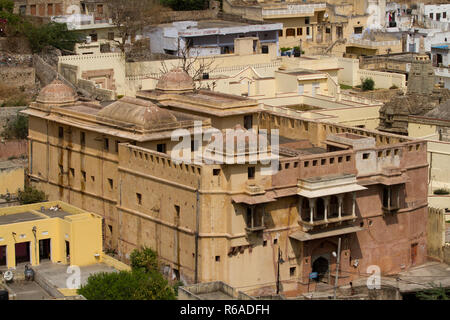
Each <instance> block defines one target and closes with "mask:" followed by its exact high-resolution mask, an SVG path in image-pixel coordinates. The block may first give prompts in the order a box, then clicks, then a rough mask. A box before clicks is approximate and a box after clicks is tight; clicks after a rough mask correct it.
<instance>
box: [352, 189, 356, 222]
mask: <svg viewBox="0 0 450 320" xmlns="http://www.w3.org/2000/svg"><path fill="white" fill-rule="evenodd" d="M352 198H353V199H352V200H353V202H352V216H353V218H356V192H353V194H352Z"/></svg>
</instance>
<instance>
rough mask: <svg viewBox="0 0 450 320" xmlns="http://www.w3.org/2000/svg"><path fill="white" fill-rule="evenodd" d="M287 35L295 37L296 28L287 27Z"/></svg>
mask: <svg viewBox="0 0 450 320" xmlns="http://www.w3.org/2000/svg"><path fill="white" fill-rule="evenodd" d="M286 37H295V29H294V28H288V29H286Z"/></svg>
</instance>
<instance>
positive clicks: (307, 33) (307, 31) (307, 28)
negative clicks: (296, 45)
mask: <svg viewBox="0 0 450 320" xmlns="http://www.w3.org/2000/svg"><path fill="white" fill-rule="evenodd" d="M306 35H307V36H309V27H306Z"/></svg>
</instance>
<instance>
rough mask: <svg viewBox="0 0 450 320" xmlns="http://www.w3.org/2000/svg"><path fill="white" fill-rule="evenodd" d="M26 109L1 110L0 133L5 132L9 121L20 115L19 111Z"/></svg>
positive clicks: (6, 108) (24, 107)
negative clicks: (5, 126) (4, 129)
mask: <svg viewBox="0 0 450 320" xmlns="http://www.w3.org/2000/svg"><path fill="white" fill-rule="evenodd" d="M24 109H26V106H23V107H4V108H0V132H2V131H3V126H4V125H5V124H6V122H7V121H8V119H11V118H13V117H15V116H17V114H18V113H19V111H21V110H24Z"/></svg>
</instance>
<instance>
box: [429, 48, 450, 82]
mask: <svg viewBox="0 0 450 320" xmlns="http://www.w3.org/2000/svg"><path fill="white" fill-rule="evenodd" d="M449 53H450V43H443V44H438V45H433V46H432V47H431V57H432V60H433V66H434V67H435V68H434V72H435V75H436V81H437V82H441V83H443V84H444V88H447V89H450V68H449V64H450V54H449Z"/></svg>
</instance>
